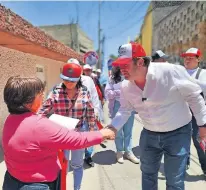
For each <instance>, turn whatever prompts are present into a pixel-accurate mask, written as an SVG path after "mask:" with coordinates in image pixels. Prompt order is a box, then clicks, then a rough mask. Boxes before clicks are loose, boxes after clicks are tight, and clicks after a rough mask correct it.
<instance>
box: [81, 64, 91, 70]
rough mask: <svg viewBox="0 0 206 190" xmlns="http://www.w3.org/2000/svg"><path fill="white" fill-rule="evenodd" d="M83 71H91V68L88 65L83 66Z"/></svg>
mask: <svg viewBox="0 0 206 190" xmlns="http://www.w3.org/2000/svg"><path fill="white" fill-rule="evenodd" d="M83 69H84V70H92V68H91V66H90V65H88V64H86V65H84V66H83Z"/></svg>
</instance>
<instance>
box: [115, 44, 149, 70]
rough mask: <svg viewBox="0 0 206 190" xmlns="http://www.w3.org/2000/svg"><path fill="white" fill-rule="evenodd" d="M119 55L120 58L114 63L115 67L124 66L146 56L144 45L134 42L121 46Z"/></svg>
mask: <svg viewBox="0 0 206 190" xmlns="http://www.w3.org/2000/svg"><path fill="white" fill-rule="evenodd" d="M118 53H119V55H118V58H117V59H116V60H115V61H114V62H113V63H112V65H113V66H120V65H124V64H127V63H128V62H130V61H132V59H133V58H137V57H145V56H146V53H145V50H144V48H143V47H142V45H140V44H138V43H134V42H131V43H128V44H124V45H121V46H120V47H119V50H118Z"/></svg>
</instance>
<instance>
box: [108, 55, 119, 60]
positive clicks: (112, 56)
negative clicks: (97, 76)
mask: <svg viewBox="0 0 206 190" xmlns="http://www.w3.org/2000/svg"><path fill="white" fill-rule="evenodd" d="M109 58H110V59H113V60H115V59H117V56H116V55H114V54H111V55H110V56H109Z"/></svg>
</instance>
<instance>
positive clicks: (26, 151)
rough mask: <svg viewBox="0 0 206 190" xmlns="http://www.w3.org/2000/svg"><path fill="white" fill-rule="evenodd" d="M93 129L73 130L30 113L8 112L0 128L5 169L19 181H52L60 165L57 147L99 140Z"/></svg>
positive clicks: (78, 146) (100, 139) (80, 144)
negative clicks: (90, 130) (0, 129)
mask: <svg viewBox="0 0 206 190" xmlns="http://www.w3.org/2000/svg"><path fill="white" fill-rule="evenodd" d="M102 140H103V139H102V135H101V133H100V132H99V131H96V132H84V133H80V132H75V131H69V130H68V129H67V128H65V127H62V126H60V125H57V124H55V123H53V122H52V121H50V120H48V119H47V118H45V117H41V116H38V115H35V114H32V113H24V114H20V115H9V116H8V118H7V119H6V121H5V124H4V129H3V138H2V144H3V151H4V159H5V162H6V166H7V170H8V172H9V173H10V174H11V175H12V176H13V177H15V178H17V179H18V180H20V181H23V182H52V181H54V180H55V179H56V178H57V175H58V173H59V171H60V164H59V162H58V159H57V152H58V150H59V149H70V150H75V149H81V148H85V147H89V146H92V145H95V144H99V143H101V142H102Z"/></svg>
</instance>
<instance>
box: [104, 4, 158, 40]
mask: <svg viewBox="0 0 206 190" xmlns="http://www.w3.org/2000/svg"><path fill="white" fill-rule="evenodd" d="M155 8H156V7H153V8H152V9H151V10H149V11H147V13H146V14H145V15H144V16H142V17H140V18H139V19H138V20H135V22H132V23H131V25H130V26H128V27H125V28H126V29H124V30H122V31H119V32H118V34H120V35H122V34H124V33H125V32H126V31H128V28H129V29H132V28H134V27H135V26H136V25H135V24H136V23H138V22H139V21H141V20H142V19H144V17H145V16H146V15H148V14H149V13H151V12H152V11H153V10H154V9H155ZM120 35H115V36H109V37H107V39H114V38H115V37H119V36H120Z"/></svg>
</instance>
